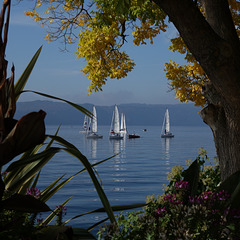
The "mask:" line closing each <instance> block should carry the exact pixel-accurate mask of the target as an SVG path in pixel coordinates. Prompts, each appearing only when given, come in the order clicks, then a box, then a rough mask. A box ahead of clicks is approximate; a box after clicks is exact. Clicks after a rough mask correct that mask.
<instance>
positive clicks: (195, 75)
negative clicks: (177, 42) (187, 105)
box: [165, 60, 207, 107]
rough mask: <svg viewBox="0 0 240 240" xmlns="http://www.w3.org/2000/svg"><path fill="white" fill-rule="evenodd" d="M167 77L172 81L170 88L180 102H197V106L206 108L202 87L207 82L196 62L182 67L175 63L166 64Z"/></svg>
mask: <svg viewBox="0 0 240 240" xmlns="http://www.w3.org/2000/svg"><path fill="white" fill-rule="evenodd" d="M165 71H166V77H167V78H168V80H170V81H171V83H170V86H171V88H172V89H173V90H175V92H176V98H178V99H179V100H180V102H188V101H193V102H195V105H196V106H202V107H203V106H204V104H205V98H204V96H203V95H202V86H203V84H204V82H205V81H207V78H206V76H205V75H204V72H203V70H202V68H201V66H200V65H199V64H198V63H197V62H195V63H194V64H190V63H189V64H188V65H183V66H180V65H179V64H177V63H175V62H174V61H171V60H170V61H169V63H166V64H165Z"/></svg>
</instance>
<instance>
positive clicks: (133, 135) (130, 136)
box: [128, 134, 140, 138]
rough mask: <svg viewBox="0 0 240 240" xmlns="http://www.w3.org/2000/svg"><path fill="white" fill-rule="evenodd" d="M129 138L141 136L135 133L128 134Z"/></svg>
mask: <svg viewBox="0 0 240 240" xmlns="http://www.w3.org/2000/svg"><path fill="white" fill-rule="evenodd" d="M128 138H140V136H139V135H135V134H128Z"/></svg>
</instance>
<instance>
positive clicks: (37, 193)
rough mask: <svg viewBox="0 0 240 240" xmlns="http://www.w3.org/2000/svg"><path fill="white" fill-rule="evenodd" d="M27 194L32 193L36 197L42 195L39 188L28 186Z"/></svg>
mask: <svg viewBox="0 0 240 240" xmlns="http://www.w3.org/2000/svg"><path fill="white" fill-rule="evenodd" d="M26 195H30V196H33V197H35V198H36V199H39V198H40V197H41V191H40V189H38V188H30V189H29V188H27V193H26Z"/></svg>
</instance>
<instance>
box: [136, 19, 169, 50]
mask: <svg viewBox="0 0 240 240" xmlns="http://www.w3.org/2000/svg"><path fill="white" fill-rule="evenodd" d="M166 27H167V25H165V24H164V23H163V24H154V23H153V22H152V21H151V20H147V21H145V22H141V26H140V27H138V26H137V27H136V30H135V31H133V32H132V35H133V36H134V40H133V43H134V44H135V45H137V46H139V45H140V44H147V43H146V42H145V41H144V40H145V39H149V40H150V43H151V44H153V38H154V37H156V36H157V35H158V34H159V33H160V31H164V32H165V31H166V29H165V28H166Z"/></svg>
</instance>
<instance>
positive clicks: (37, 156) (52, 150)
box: [6, 147, 60, 172]
mask: <svg viewBox="0 0 240 240" xmlns="http://www.w3.org/2000/svg"><path fill="white" fill-rule="evenodd" d="M59 151H60V149H59V148H56V147H51V148H48V149H47V150H44V151H43V152H40V153H37V154H34V155H32V156H28V157H26V158H22V159H20V160H18V161H15V162H13V163H11V164H10V165H9V167H8V168H7V170H6V171H7V172H10V171H15V170H17V169H19V168H22V167H25V166H26V165H28V164H30V163H34V162H36V161H39V160H41V159H43V158H49V157H52V156H54V155H55V154H56V153H58V152H59Z"/></svg>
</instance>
